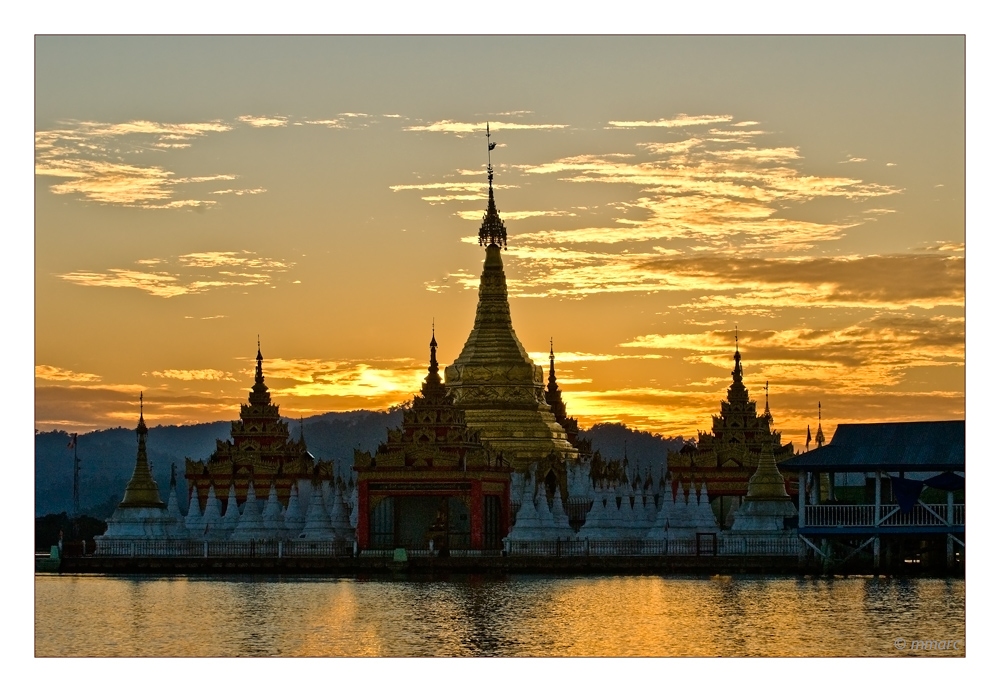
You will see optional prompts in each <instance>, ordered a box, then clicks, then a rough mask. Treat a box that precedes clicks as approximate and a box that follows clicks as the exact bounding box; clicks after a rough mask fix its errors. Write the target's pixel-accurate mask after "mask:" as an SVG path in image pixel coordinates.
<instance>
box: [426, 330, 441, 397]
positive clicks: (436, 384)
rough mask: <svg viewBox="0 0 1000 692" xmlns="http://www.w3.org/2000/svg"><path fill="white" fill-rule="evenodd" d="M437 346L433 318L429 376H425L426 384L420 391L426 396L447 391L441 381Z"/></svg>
mask: <svg viewBox="0 0 1000 692" xmlns="http://www.w3.org/2000/svg"><path fill="white" fill-rule="evenodd" d="M437 346H438V343H437V337H436V336H435V329H434V321H433V320H431V343H430V349H431V358H430V363H429V364H428V366H427V377H426V378H424V384H423V386H422V387H421V388H420V393H421V394H422V395H423V396H425V397H431V396H441V395H443V394H444V393H445V386H444V382H442V381H441V373H440V372H439V371H438V360H437Z"/></svg>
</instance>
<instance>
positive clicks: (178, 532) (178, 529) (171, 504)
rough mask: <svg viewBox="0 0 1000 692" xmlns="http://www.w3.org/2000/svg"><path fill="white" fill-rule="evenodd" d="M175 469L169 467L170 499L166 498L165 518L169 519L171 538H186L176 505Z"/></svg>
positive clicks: (185, 531)
mask: <svg viewBox="0 0 1000 692" xmlns="http://www.w3.org/2000/svg"><path fill="white" fill-rule="evenodd" d="M176 469H177V467H176V466H174V465H171V467H170V497H169V498H167V516H168V517H170V527H169V533H170V537H171V538H187V537H188V532H187V528H186V527H185V526H184V516H183V515H182V514H181V508H180V505H179V504H178V503H177V475H176Z"/></svg>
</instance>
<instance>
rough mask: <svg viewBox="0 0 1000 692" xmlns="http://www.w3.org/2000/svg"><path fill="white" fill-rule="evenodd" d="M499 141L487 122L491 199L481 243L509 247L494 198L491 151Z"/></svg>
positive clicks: (485, 217) (487, 167)
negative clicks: (495, 139) (496, 140)
mask: <svg viewBox="0 0 1000 692" xmlns="http://www.w3.org/2000/svg"><path fill="white" fill-rule="evenodd" d="M496 145H497V143H496V142H492V141H490V124H489V123H486V160H487V164H486V178H487V181H488V182H489V201H488V202H487V204H486V213H485V214H483V223H482V225H481V226H480V227H479V244H480V245H486V246H487V247H489V246H491V245H496V246H497V247H501V246H502V247H503V248H504V249H505V250H506V249H507V229H506V228H505V227H504V225H503V220H502V219H501V218H500V212H498V211H497V205H496V201H495V200H494V199H493V162H492V158H491V157H490V152H491V151H493V149H494V148H496Z"/></svg>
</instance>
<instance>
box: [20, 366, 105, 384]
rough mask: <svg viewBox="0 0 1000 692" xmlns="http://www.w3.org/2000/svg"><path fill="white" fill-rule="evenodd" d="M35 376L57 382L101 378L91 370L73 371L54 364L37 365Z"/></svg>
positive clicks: (90, 380) (91, 380) (94, 380)
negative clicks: (90, 371)
mask: <svg viewBox="0 0 1000 692" xmlns="http://www.w3.org/2000/svg"><path fill="white" fill-rule="evenodd" d="M35 377H36V378H37V379H39V380H52V381H56V382H97V381H99V380H100V379H101V376H100V375H94V374H93V373H89V372H73V371H72V370H65V369H63V368H57V367H56V366H54V365H36V366H35Z"/></svg>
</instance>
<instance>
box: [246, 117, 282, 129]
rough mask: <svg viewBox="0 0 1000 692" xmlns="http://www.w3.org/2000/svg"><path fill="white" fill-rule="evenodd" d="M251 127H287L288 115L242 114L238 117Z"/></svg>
mask: <svg viewBox="0 0 1000 692" xmlns="http://www.w3.org/2000/svg"><path fill="white" fill-rule="evenodd" d="M237 120H239V121H240V122H241V123H246V124H247V125H249V126H250V127H285V126H286V125H288V117H287V116H284V115H241V116H240V117H239V118H237Z"/></svg>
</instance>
